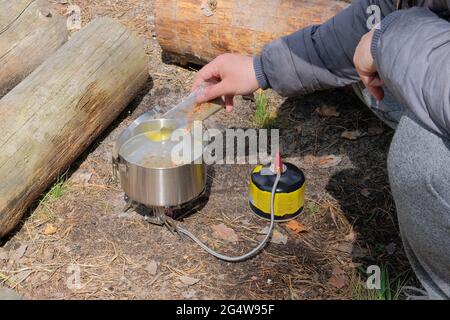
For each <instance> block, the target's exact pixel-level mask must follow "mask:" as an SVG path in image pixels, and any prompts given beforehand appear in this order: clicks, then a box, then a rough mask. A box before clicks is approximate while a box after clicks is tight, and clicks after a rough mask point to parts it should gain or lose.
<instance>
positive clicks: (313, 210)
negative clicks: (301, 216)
mask: <svg viewBox="0 0 450 320" xmlns="http://www.w3.org/2000/svg"><path fill="white" fill-rule="evenodd" d="M306 209H307V210H308V212H309V213H311V214H316V213H317V212H319V210H320V208H319V206H318V205H317V204H315V203H314V202H311V201H309V202H308V203H307V204H306Z"/></svg>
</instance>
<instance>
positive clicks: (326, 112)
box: [314, 106, 339, 117]
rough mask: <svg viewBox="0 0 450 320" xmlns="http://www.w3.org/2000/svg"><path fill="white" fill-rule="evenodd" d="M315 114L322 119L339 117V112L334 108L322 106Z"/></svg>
mask: <svg viewBox="0 0 450 320" xmlns="http://www.w3.org/2000/svg"><path fill="white" fill-rule="evenodd" d="M314 112H315V113H317V114H318V115H319V116H321V117H339V112H337V110H336V107H333V106H320V107H319V108H316V110H314Z"/></svg>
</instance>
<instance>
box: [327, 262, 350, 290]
mask: <svg viewBox="0 0 450 320" xmlns="http://www.w3.org/2000/svg"><path fill="white" fill-rule="evenodd" d="M328 283H329V284H331V285H332V286H334V287H336V288H337V289H342V288H343V287H345V286H346V285H347V277H346V276H345V272H344V271H343V270H342V269H341V268H339V267H338V266H335V267H334V268H333V271H332V272H331V277H330V279H328Z"/></svg>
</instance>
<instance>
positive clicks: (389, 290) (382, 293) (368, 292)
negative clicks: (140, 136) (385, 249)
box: [352, 265, 408, 300]
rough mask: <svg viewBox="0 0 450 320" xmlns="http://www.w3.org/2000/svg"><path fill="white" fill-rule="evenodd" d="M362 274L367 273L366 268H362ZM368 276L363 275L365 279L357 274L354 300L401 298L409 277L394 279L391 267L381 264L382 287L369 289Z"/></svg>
mask: <svg viewBox="0 0 450 320" xmlns="http://www.w3.org/2000/svg"><path fill="white" fill-rule="evenodd" d="M360 271H361V273H362V274H364V275H365V274H366V272H365V270H363V269H360ZM366 277H367V276H363V280H362V279H361V278H360V277H359V276H357V275H356V276H355V279H353V281H352V298H353V299H354V300H399V299H400V297H401V293H402V290H403V287H404V286H405V283H406V281H407V280H408V278H407V277H406V278H404V279H400V278H399V277H397V278H396V279H392V278H391V277H390V275H389V269H388V267H387V266H386V265H382V266H381V276H380V277H381V278H380V289H367V288H366V286H365V280H366Z"/></svg>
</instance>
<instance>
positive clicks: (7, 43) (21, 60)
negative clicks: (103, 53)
mask: <svg viewBox="0 0 450 320" xmlns="http://www.w3.org/2000/svg"><path fill="white" fill-rule="evenodd" d="M66 41H67V28H66V23H65V19H64V18H63V17H61V16H60V15H58V14H57V13H56V11H55V10H53V8H52V7H51V6H50V4H49V3H48V1H47V0H14V1H11V0H0V98H1V97H2V96H4V95H5V94H6V93H7V92H8V91H9V90H11V89H12V88H14V86H16V85H17V84H18V83H19V82H20V81H22V80H23V79H24V78H25V77H26V76H28V75H29V74H30V73H31V72H32V71H33V70H34V69H36V67H37V66H39V65H40V64H41V63H42V62H44V61H45V59H47V58H48V57H49V56H50V55H51V54H52V53H54V52H55V51H56V50H57V49H58V48H59V47H61V46H62V45H63V44H64V42H66Z"/></svg>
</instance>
